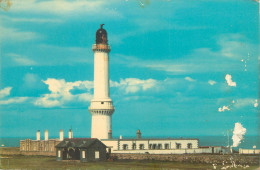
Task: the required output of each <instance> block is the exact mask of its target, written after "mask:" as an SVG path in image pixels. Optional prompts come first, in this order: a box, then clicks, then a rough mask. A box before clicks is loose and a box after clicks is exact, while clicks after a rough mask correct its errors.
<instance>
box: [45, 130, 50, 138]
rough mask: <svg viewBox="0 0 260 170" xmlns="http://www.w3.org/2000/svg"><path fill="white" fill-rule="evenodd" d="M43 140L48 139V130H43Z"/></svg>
mask: <svg viewBox="0 0 260 170" xmlns="http://www.w3.org/2000/svg"><path fill="white" fill-rule="evenodd" d="M44 137H45V140H48V139H49V134H48V130H45V134H44Z"/></svg>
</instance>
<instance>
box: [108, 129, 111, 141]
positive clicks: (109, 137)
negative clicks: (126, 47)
mask: <svg viewBox="0 0 260 170" xmlns="http://www.w3.org/2000/svg"><path fill="white" fill-rule="evenodd" d="M108 139H112V130H109V131H108Z"/></svg>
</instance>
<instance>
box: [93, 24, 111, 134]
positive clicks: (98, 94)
mask: <svg viewBox="0 0 260 170" xmlns="http://www.w3.org/2000/svg"><path fill="white" fill-rule="evenodd" d="M103 25H104V24H101V25H100V29H98V30H97V32H96V44H93V46H92V49H93V52H94V97H93V99H92V100H91V105H90V107H89V112H90V114H91V115H92V121H91V138H98V139H108V138H109V133H110V138H111V132H112V114H113V113H114V110H115V108H114V106H113V102H112V100H111V99H110V97H109V64H108V61H109V55H108V54H109V52H110V46H109V45H108V43H107V32H106V30H104V29H103V28H102V27H103Z"/></svg>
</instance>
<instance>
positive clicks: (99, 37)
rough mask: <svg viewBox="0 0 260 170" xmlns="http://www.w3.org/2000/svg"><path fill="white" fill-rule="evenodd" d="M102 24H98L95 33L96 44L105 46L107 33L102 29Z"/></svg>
mask: <svg viewBox="0 0 260 170" xmlns="http://www.w3.org/2000/svg"><path fill="white" fill-rule="evenodd" d="M103 25H104V24H100V28H99V29H98V30H97V32H96V44H107V31H106V30H105V29H103Z"/></svg>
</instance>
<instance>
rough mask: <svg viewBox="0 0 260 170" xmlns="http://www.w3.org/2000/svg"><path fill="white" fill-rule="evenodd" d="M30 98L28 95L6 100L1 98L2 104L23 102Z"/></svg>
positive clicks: (0, 103)
mask: <svg viewBox="0 0 260 170" xmlns="http://www.w3.org/2000/svg"><path fill="white" fill-rule="evenodd" d="M27 99H28V97H13V98H9V99H6V100H0V105H7V104H14V103H23V102H25V101H26V100H27Z"/></svg>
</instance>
